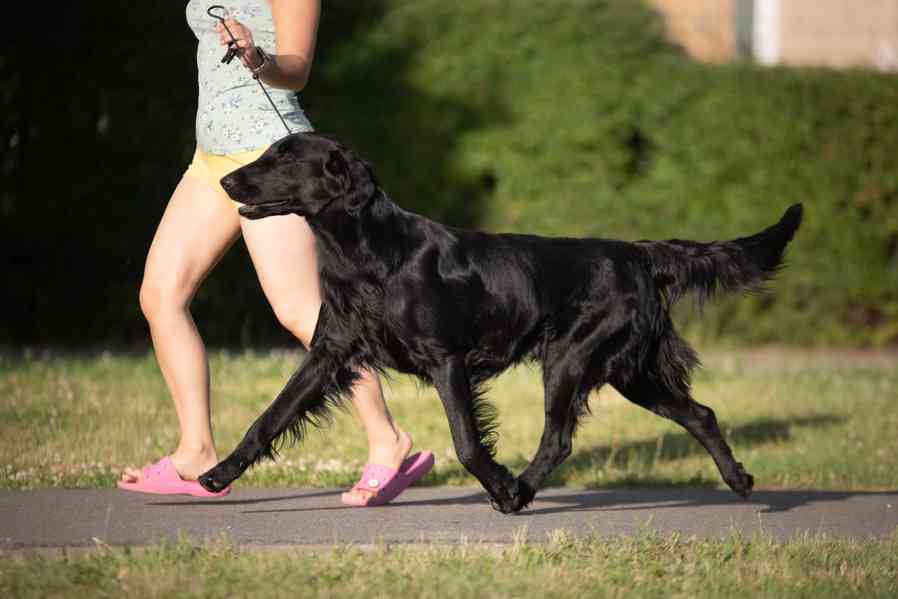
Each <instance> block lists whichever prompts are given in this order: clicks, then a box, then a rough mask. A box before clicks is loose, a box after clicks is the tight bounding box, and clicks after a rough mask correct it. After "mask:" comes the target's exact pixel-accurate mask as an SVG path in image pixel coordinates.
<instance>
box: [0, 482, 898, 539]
mask: <svg viewBox="0 0 898 599" xmlns="http://www.w3.org/2000/svg"><path fill="white" fill-rule="evenodd" d="M558 529H565V530H567V531H568V532H569V533H570V534H572V535H575V536H585V535H600V536H618V535H632V534H638V533H640V532H645V531H648V530H652V531H658V532H660V533H661V534H669V533H671V532H674V531H678V532H680V533H682V534H684V535H687V536H690V535H698V536H699V537H708V536H725V535H728V534H730V533H731V532H732V531H734V530H739V531H742V532H744V533H746V534H751V533H752V532H754V531H757V530H762V531H764V532H765V533H767V534H770V535H773V536H774V537H776V538H778V539H787V538H789V537H791V536H793V535H798V534H804V533H806V532H809V533H811V534H817V533H826V534H828V535H833V536H838V537H847V536H850V537H857V538H864V537H868V536H871V535H873V536H884V535H888V534H891V533H894V532H895V531H896V529H898V491H894V492H881V493H880V492H836V491H758V492H755V494H754V495H752V497H751V499H750V501H748V502H744V501H742V500H741V499H739V498H738V497H736V496H735V495H733V494H732V493H729V492H726V491H716V490H707V489H669V490H655V489H615V490H603V491H585V490H577V489H546V490H545V491H543V492H542V493H541V494H540V495H539V496H538V497H537V500H536V501H535V502H534V504H533V505H532V506H531V508H530V509H529V510H527V511H526V512H523V513H521V514H518V515H514V516H503V515H502V514H499V513H498V512H495V511H493V510H492V509H491V508H490V507H489V506H488V505H487V503H486V496H485V495H484V494H483V492H482V491H481V490H480V489H476V488H446V487H437V488H419V489H411V490H409V491H407V492H406V493H405V494H404V495H403V496H402V497H401V498H400V499H399V500H398V501H396V502H395V503H393V504H392V505H389V506H385V507H380V508H369V509H357V508H345V507H343V506H341V505H340V504H339V491H337V490H322V489H277V490H271V489H241V490H237V491H235V492H233V493H232V494H231V495H229V496H228V497H226V498H223V499H215V500H210V499H195V498H190V497H173V496H153V495H141V494H137V493H128V492H125V491H119V490H112V489H98V490H64V489H50V490H42V491H0V550H16V549H31V548H39V547H61V546H65V547H79V546H81V547H84V546H94V545H95V544H96V543H97V542H102V543H107V544H109V545H143V544H148V543H152V542H158V541H161V540H163V539H166V540H175V539H177V538H178V535H179V533H180V534H185V535H187V536H188V537H189V538H191V539H195V540H202V539H205V538H218V537H220V536H221V535H222V534H224V535H227V536H228V537H230V538H231V540H233V541H234V542H236V543H239V544H241V545H247V546H252V545H266V546H271V545H320V544H331V543H335V542H338V543H358V544H370V543H376V542H433V541H437V542H458V541H460V540H462V539H468V540H471V541H485V542H498V543H503V542H511V541H513V540H514V539H515V538H526V539H528V540H544V539H546V538H547V536H548V535H550V534H552V532H553V531H555V530H558Z"/></svg>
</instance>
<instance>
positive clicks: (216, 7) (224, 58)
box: [206, 4, 293, 135]
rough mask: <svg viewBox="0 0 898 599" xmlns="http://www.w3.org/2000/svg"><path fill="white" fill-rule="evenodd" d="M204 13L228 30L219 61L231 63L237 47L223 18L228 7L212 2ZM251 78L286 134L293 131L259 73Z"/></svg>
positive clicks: (260, 56)
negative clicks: (226, 47) (228, 39)
mask: <svg viewBox="0 0 898 599" xmlns="http://www.w3.org/2000/svg"><path fill="white" fill-rule="evenodd" d="M213 11H222V12H223V14H224V16H219V15H217V14H215V13H214V12H213ZM206 14H207V15H209V16H210V17H212V18H213V19H217V20H218V21H220V22H221V25H222V27H224V28H225V31H227V32H228V35H230V36H231V41H229V42H228V51H227V52H226V53H225V55H224V56H222V58H221V62H223V63H224V64H231V61H232V60H234V57H235V56H237V52H238V51H239V47H238V46H237V38H235V37H234V34H233V33H231V30H230V29H229V28H228V24H227V23H225V19H227V18H228V16H229V15H228V9H227V8H225V7H224V6H221V5H220V4H213V5H212V6H210V7H209V8H208V9H207V10H206ZM258 50H259V49H258V47H257V48H256V51H257V52H258ZM259 58H260V59H261V60H265V58H264V57H263V56H262V55H261V54H260V55H259ZM253 79H255V80H256V82H257V83H258V84H259V87H261V88H262V93H263V94H265V97H266V98H268V103H269V104H271V107H272V108H274V112H275V113H276V114H277V115H278V118H279V119H281V123H283V125H284V129H286V130H287V135H289V134H291V133H293V131H291V130H290V127H289V126H287V121H285V120H284V117H283V116H282V115H281V111H280V110H278V107H277V106H275V104H274V100H272V99H271V96H269V95H268V90H267V89H265V86H264V85H262V80H261V79H259V74H258V73H253Z"/></svg>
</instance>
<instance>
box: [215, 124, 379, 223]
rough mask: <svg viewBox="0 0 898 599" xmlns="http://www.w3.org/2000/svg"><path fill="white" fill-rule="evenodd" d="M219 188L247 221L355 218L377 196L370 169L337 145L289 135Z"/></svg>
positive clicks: (314, 136)
mask: <svg viewBox="0 0 898 599" xmlns="http://www.w3.org/2000/svg"><path fill="white" fill-rule="evenodd" d="M221 186H222V187H223V188H224V190H225V191H226V192H227V193H228V195H229V196H231V198H232V199H233V200H234V201H236V202H240V203H241V204H243V206H241V207H240V215H241V216H245V217H247V218H250V219H257V218H264V217H266V216H273V215H277V214H298V215H300V216H305V217H313V216H317V215H318V214H320V213H322V212H323V211H325V210H342V211H345V212H348V213H350V214H355V213H358V211H359V210H361V209H362V207H364V206H365V205H366V204H367V203H368V202H369V201H370V200H371V199H372V198H373V197H374V196H375V195H376V194H377V192H378V186H377V181H376V180H375V178H374V174H373V173H372V172H371V167H370V166H369V165H368V163H366V162H365V161H364V160H362V159H360V158H358V157H356V156H355V155H354V154H353V153H352V152H351V151H350V150H349V149H348V148H346V147H345V146H343V145H341V144H340V143H338V142H336V141H334V140H332V139H329V138H327V137H324V136H322V135H318V134H316V133H293V134H291V135H288V136H287V137H285V138H283V139H281V140H279V141H277V142H275V143H274V144H272V146H271V147H270V148H268V149H267V150H265V153H264V154H262V155H261V156H260V157H259V158H258V159H256V160H255V161H254V162H251V163H249V164H247V165H245V166H242V167H240V168H239V169H237V170H235V171H233V172H232V173H229V174H228V175H226V176H225V177H223V178H222V180H221Z"/></svg>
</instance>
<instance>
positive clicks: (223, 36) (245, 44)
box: [215, 19, 262, 70]
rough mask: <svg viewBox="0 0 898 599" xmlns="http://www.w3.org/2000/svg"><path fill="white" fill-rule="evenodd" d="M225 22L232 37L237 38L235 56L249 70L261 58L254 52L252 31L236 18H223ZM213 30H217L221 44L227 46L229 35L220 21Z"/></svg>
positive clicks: (257, 63) (229, 39)
mask: <svg viewBox="0 0 898 599" xmlns="http://www.w3.org/2000/svg"><path fill="white" fill-rule="evenodd" d="M225 23H226V24H227V26H228V29H230V30H231V33H232V34H234V39H235V40H237V56H238V57H239V58H240V60H241V61H242V62H243V64H244V66H246V68H248V69H250V70H252V69H253V68H255V67H258V66H259V65H260V64H261V62H262V58H261V57H260V56H259V54H258V52H256V44H255V43H254V42H253V32H252V31H250V30H249V29H248V28H247V27H246V26H245V25H243V24H242V23H241V22H240V21H238V20H236V19H225ZM215 30H216V31H218V37H219V39H220V40H221V44H222V45H223V46H227V45H228V43H229V42H230V41H231V36H230V35H228V31H227V30H226V29H225V28H224V27H223V26H222V24H221V22H218V23H216V24H215Z"/></svg>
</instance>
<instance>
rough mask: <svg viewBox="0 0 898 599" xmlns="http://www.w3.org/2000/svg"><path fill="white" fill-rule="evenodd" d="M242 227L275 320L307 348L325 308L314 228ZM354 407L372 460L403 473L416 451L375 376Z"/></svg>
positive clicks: (274, 219) (287, 218)
mask: <svg viewBox="0 0 898 599" xmlns="http://www.w3.org/2000/svg"><path fill="white" fill-rule="evenodd" d="M240 226H241V228H242V230H243V239H244V241H246V247H247V249H248V250H249V254H250V256H251V257H252V260H253V264H254V265H255V268H256V273H257V274H258V275H259V282H260V283H261V284H262V289H263V290H264V291H265V296H266V297H267V298H268V301H269V303H270V304H271V306H272V308H273V309H274V312H275V315H276V316H277V318H278V320H279V321H280V322H281V324H282V325H284V327H285V328H286V329H287V330H289V331H290V332H291V333H293V334H294V335H295V336H296V337H297V338H298V339H299V340H300V341H301V342H302V343H303V344H304V345H305V346H306V347H307V348H308V347H309V343H310V341H311V339H312V335H313V334H314V332H315V325H316V323H317V321H318V310H319V309H320V307H321V297H320V292H319V287H318V267H317V263H316V253H315V237H314V235H312V231H311V229H309V225H308V224H306V221H305V219H303V218H301V217H299V216H296V215H293V214H287V215H283V216H270V217H268V218H263V219H259V220H249V219H245V218H243V219H240ZM352 404H353V406H354V407H355V409H356V412H357V413H358V415H359V418H360V419H361V421H362V425H363V426H364V427H365V432H366V434H367V436H368V461H370V462H374V463H377V464H382V465H384V466H389V467H391V468H398V467H399V465H400V464H401V463H402V460H404V459H405V458H406V457H407V456H408V454H409V451H411V447H412V439H411V437H410V436H409V435H408V433H406V432H405V431H402V430H401V429H399V427H397V426H396V424H395V423H394V422H393V419H392V417H391V416H390V412H389V410H388V409H387V406H386V403H384V399H383V392H382V390H381V386H380V381H379V379H378V377H377V376H376V375H374V374H372V373H370V372H367V371H365V372H362V373H361V379H360V380H359V381H358V382H357V383H356V385H355V386H354V387H353V394H352Z"/></svg>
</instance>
